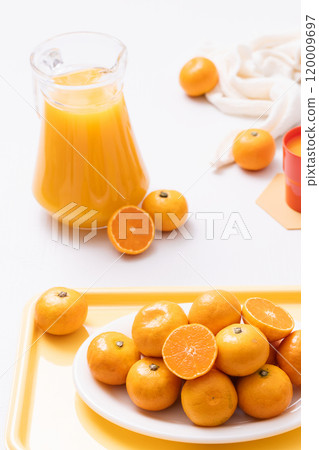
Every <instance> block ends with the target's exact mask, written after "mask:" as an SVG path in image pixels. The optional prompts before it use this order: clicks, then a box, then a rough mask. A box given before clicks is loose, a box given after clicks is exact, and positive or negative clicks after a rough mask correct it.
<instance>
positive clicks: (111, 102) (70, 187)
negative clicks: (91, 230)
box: [33, 68, 148, 226]
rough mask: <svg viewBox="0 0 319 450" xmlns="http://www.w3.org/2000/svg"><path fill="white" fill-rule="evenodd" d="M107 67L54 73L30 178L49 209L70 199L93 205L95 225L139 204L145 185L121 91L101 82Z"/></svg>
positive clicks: (42, 201)
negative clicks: (123, 207)
mask: <svg viewBox="0 0 319 450" xmlns="http://www.w3.org/2000/svg"><path fill="white" fill-rule="evenodd" d="M106 73H107V71H106V70H105V69H103V68H96V69H88V70H81V71H76V72H71V73H68V74H63V75H60V76H55V77H54V78H53V81H54V85H53V87H52V88H50V89H51V90H50V91H49V95H48V94H47V93H46V95H45V101H44V111H43V117H44V120H42V130H41V137H40V146H39V154H38V160H37V167H36V172H35V178H34V183H33V190H34V195H35V197H36V199H37V200H38V202H39V203H40V204H41V205H42V206H43V207H44V208H46V209H47V210H48V211H50V212H51V213H56V212H57V211H59V210H61V209H62V208H64V207H65V206H67V205H68V204H70V203H71V202H73V203H76V205H79V206H83V207H86V208H88V210H96V211H97V214H96V219H97V225H98V226H105V225H107V221H108V219H109V217H110V216H111V215H112V213H113V212H114V211H115V210H116V209H118V208H120V207H121V206H123V205H126V204H134V205H137V204H139V203H140V202H141V200H142V199H143V197H144V196H145V193H146V191H147V187H148V177H147V174H146V172H145V169H144V166H143V163H142V161H141V158H140V156H139V153H138V149H137V146H136V142H135V138H134V135H133V132H132V128H131V124H130V120H129V116H128V112H127V108H126V104H125V100H124V97H123V94H122V91H121V90H118V89H117V88H116V86H115V85H112V84H111V85H105V84H104V85H103V76H104V74H106ZM100 81H101V82H100ZM69 86H71V88H69ZM82 226H83V225H82ZM84 226H85V224H84Z"/></svg>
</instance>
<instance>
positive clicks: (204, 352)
mask: <svg viewBox="0 0 319 450" xmlns="http://www.w3.org/2000/svg"><path fill="white" fill-rule="evenodd" d="M217 352H218V349H217V344H216V339H215V336H214V335H213V333H212V332H211V331H210V330H209V329H208V328H207V327H205V326H204V325H200V324H199V323H192V324H188V325H182V326H180V327H178V328H176V329H175V330H174V331H172V332H171V334H170V335H169V336H168V338H167V339H166V341H165V343H164V345H163V359H164V362H165V364H166V366H167V367H168V368H169V370H170V371H171V372H173V373H174V374H175V375H177V376H178V377H180V378H183V379H184V380H192V379H194V378H197V377H200V376H202V375H205V373H207V372H208V371H209V370H210V369H211V368H212V366H213V364H214V362H215V360H216V357H217Z"/></svg>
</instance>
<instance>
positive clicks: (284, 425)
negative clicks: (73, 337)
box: [73, 304, 301, 444]
mask: <svg viewBox="0 0 319 450" xmlns="http://www.w3.org/2000/svg"><path fill="white" fill-rule="evenodd" d="M181 306H182V308H183V309H184V310H185V312H186V313H188V311H189V308H190V304H182V305H181ZM134 317H135V313H134V314H129V315H126V316H123V317H121V318H120V319H117V320H114V321H113V322H111V323H108V324H107V325H106V326H104V327H103V328H101V329H99V330H98V331H97V332H96V333H94V334H92V335H91V336H90V337H89V338H88V339H87V340H86V341H85V342H84V343H83V344H82V345H81V347H80V348H79V350H78V352H77V354H76V356H75V359H74V363H73V376H74V381H75V386H76V389H77V391H78V393H79V395H80V397H81V398H82V400H83V401H84V402H85V403H86V404H87V405H88V406H89V407H90V408H91V409H93V411H95V412H96V413H98V414H99V415H101V416H102V417H104V418H105V419H107V420H109V421H110V422H113V423H115V424H117V425H119V426H121V427H123V428H127V429H128V430H131V431H135V432H137V433H141V434H145V435H147V436H152V437H157V438H160V439H168V440H171V441H179V442H190V443H201V444H217V443H231V442H243V441H251V440H255V439H261V438H266V437H269V436H275V435H276V434H281V433H285V432H287V431H290V430H293V429H294V428H297V427H299V426H300V422H301V417H300V416H301V400H300V389H296V388H295V389H294V396H293V400H292V402H291V405H290V406H289V408H288V409H287V410H286V411H285V412H284V413H283V414H281V415H280V416H278V417H275V418H273V419H268V420H256V419H252V418H251V417H249V416H247V415H246V414H244V413H243V412H242V411H241V410H240V409H238V408H237V410H236V411H235V414H234V415H233V416H232V417H231V419H229V420H228V422H226V423H225V424H224V425H221V426H219V427H215V428H214V427H212V428H205V427H198V426H196V425H193V424H192V422H191V421H190V420H189V419H188V418H187V417H186V415H185V414H184V412H183V410H182V407H181V404H180V401H178V400H177V402H176V403H175V404H174V405H173V406H171V407H170V408H168V409H165V410H163V411H159V412H150V411H144V410H142V409H140V408H138V407H136V406H135V405H134V404H133V403H132V402H131V400H130V398H129V396H128V395H127V392H126V388H125V386H107V385H105V384H103V383H100V382H98V381H96V380H95V379H94V378H93V377H92V375H91V373H90V370H89V367H88V364H87V359H86V353H87V349H88V346H89V344H90V342H91V341H92V339H93V338H94V337H95V336H97V335H98V334H100V333H102V332H104V331H120V332H122V333H124V334H126V335H127V336H131V327H132V323H133V320H134ZM299 328H300V324H299V323H298V324H296V329H299Z"/></svg>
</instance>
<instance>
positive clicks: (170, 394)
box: [126, 358, 182, 411]
mask: <svg viewBox="0 0 319 450" xmlns="http://www.w3.org/2000/svg"><path fill="white" fill-rule="evenodd" d="M181 385H182V380H181V379H180V378H178V377H176V376H175V375H174V374H173V373H172V372H170V371H169V370H168V369H167V367H166V366H165V364H164V362H163V359H162V358H142V359H141V360H139V361H137V362H136V363H135V364H134V365H133V366H132V367H131V369H130V370H129V373H128V375H127V379H126V389H127V393H128V395H129V397H130V399H131V400H132V402H133V403H134V404H135V405H136V406H138V407H139V408H142V409H146V410H147V411H160V410H162V409H166V408H168V407H169V406H171V405H172V404H173V403H174V402H175V401H176V400H177V397H178V395H179V392H180V388H181Z"/></svg>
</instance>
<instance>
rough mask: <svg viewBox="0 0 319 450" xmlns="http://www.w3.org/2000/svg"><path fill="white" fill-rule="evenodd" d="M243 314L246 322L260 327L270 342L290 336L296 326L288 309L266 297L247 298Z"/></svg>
mask: <svg viewBox="0 0 319 450" xmlns="http://www.w3.org/2000/svg"><path fill="white" fill-rule="evenodd" d="M242 314H243V318H244V322H245V323H249V324H250V325H254V326H255V327H257V328H259V329H260V330H261V331H262V332H263V333H264V335H265V336H266V337H267V339H268V341H270V342H273V341H277V340H279V339H283V338H284V337H286V336H288V334H289V333H291V331H292V330H293V328H294V326H295V322H294V319H293V318H292V317H291V315H290V314H289V313H288V312H287V311H285V310H284V309H283V308H281V307H280V306H277V305H275V304H274V303H272V302H271V301H270V300H267V299H265V298H259V297H254V298H249V299H248V300H246V302H245V304H244V306H243V311H242Z"/></svg>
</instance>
